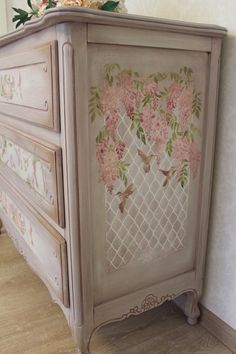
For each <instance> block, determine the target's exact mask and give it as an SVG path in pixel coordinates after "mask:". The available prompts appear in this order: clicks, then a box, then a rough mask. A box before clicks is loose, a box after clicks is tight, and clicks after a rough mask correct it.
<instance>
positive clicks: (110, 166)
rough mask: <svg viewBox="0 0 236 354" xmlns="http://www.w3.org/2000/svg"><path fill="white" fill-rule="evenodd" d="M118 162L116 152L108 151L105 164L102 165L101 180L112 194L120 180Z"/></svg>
mask: <svg viewBox="0 0 236 354" xmlns="http://www.w3.org/2000/svg"><path fill="white" fill-rule="evenodd" d="M118 161H119V159H118V156H117V154H116V152H114V151H106V152H105V154H104V156H103V163H101V164H100V179H101V181H103V183H104V184H105V186H106V187H107V189H108V191H109V192H110V193H112V191H113V189H114V185H115V182H116V180H117V178H118V167H117V166H118Z"/></svg>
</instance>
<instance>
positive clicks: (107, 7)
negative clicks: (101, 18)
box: [100, 0, 120, 11]
mask: <svg viewBox="0 0 236 354" xmlns="http://www.w3.org/2000/svg"><path fill="white" fill-rule="evenodd" d="M119 3H120V2H119V1H111V0H109V1H107V2H106V3H105V4H103V5H102V6H101V7H100V9H101V10H103V11H114V10H115V9H116V8H117V6H118V5H119Z"/></svg>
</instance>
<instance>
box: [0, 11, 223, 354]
mask: <svg viewBox="0 0 236 354" xmlns="http://www.w3.org/2000/svg"><path fill="white" fill-rule="evenodd" d="M109 29H110V33H112V34H113V35H112V37H111V36H110V35H109V34H108V31H109ZM150 31H151V32H150ZM225 32H226V30H225V29H224V28H220V27H217V26H207V25H196V24H186V23H182V22H176V21H167V20H158V19H149V18H144V17H138V16H129V15H117V14H109V13H101V12H96V11H92V10H87V9H71V8H70V9H69V8H67V9H55V10H50V11H48V13H47V14H46V16H44V17H43V18H42V19H40V20H36V21H32V22H30V23H28V24H27V25H26V26H25V27H23V28H22V29H19V30H18V31H16V32H13V33H10V34H8V35H7V36H4V37H2V39H0V47H1V50H0V55H1V56H4V57H7V58H11V57H12V56H15V55H17V54H19V53H23V52H30V51H31V50H32V51H35V52H37V50H38V48H40V47H44V46H45V45H47V43H49V42H51V43H58V56H57V52H56V51H55V52H54V53H55V56H56V57H55V61H54V60H53V61H52V63H53V62H57V61H58V81H59V96H58V97H57V99H56V102H57V104H58V105H59V106H60V114H58V115H56V117H57V118H58V119H59V121H60V126H61V132H59V131H58V129H56V130H55V131H49V129H47V128H48V127H45V129H44V128H43V127H42V126H39V127H34V129H33V128H32V124H31V122H30V121H28V122H24V121H22V120H21V119H17V115H15V116H14V117H10V116H6V115H4V114H3V113H2V114H0V121H1V122H2V123H4V124H7V125H8V126H9V127H13V126H14V124H16V126H17V129H18V130H19V133H20V134H22V133H23V134H24V133H27V134H30V135H31V138H33V139H34V138H35V139H36V140H37V139H43V140H44V141H45V142H47V143H48V144H52V145H54V146H55V145H56V146H58V147H60V148H61V149H62V158H63V183H64V202H65V229H64V230H63V229H62V228H59V227H58V226H57V225H56V224H55V222H53V221H52V220H51V219H50V218H48V215H47V214H46V213H42V215H43V217H41V216H39V215H38V214H37V218H38V220H39V221H38V222H37V224H36V225H37V227H38V228H41V227H45V225H47V230H48V231H49V233H52V235H54V234H55V232H57V233H58V234H60V235H61V236H60V237H63V238H65V240H66V241H67V253H68V258H67V266H68V276H69V283H68V284H67V282H63V284H64V285H63V289H64V291H66V287H67V290H69V300H70V301H68V302H67V303H66V302H65V301H64V299H63V301H64V303H65V304H66V305H68V304H69V303H70V307H69V308H68V309H66V307H65V306H64V305H63V302H62V301H61V300H62V299H61V298H60V296H58V294H57V293H56V292H55V291H54V290H53V289H51V287H50V286H49V290H50V292H51V294H52V296H53V299H54V300H55V301H56V302H57V303H58V304H59V305H60V306H61V308H62V310H63V311H64V313H65V316H66V318H67V320H68V322H69V325H70V327H71V329H72V333H73V336H74V339H75V341H76V344H77V346H78V348H79V350H80V351H81V352H82V353H84V354H87V353H88V352H89V349H88V345H89V342H90V339H91V335H92V333H93V330H94V329H95V328H96V327H99V326H102V325H103V324H104V323H107V322H110V321H111V322H112V321H114V320H117V319H121V318H127V317H129V316H130V315H131V314H132V313H133V312H134V313H135V314H137V315H138V314H140V313H142V312H143V311H144V310H147V309H151V308H152V307H157V306H158V305H160V304H161V303H163V302H164V301H165V300H171V299H174V298H176V297H177V296H178V295H180V294H183V293H187V296H186V297H184V299H185V301H184V313H185V315H186V316H187V318H188V322H189V323H190V324H196V322H197V319H198V317H199V308H198V300H199V297H200V295H201V292H202V278H203V272H204V263H205V251H206V242H207V232H208V214H209V202H210V192H211V179H212V168H213V153H214V137H215V125H216V113H217V110H216V107H217V92H218V80H219V65H220V51H221V42H222V38H223V36H224V35H225ZM149 35H150V37H149ZM146 36H147V37H149V38H150V39H149V40H148V41H147V44H146V45H145V37H146ZM96 46H97V47H99V48H103V47H102V46H108V49H109V48H110V49H111V50H114V48H115V47H117V48H119V46H122V50H124V51H126V50H127V53H128V52H129V51H130V50H131V51H132V50H133V49H134V50H135V51H137V52H140V51H141V52H142V54H143V56H144V57H145V55H146V56H148V53H149V51H155V50H160V48H162V49H163V48H166V55H170V57H169V58H168V59H169V60H172V61H173V63H175V57H174V56H173V54H168V53H172V52H171V50H170V49H172V50H177V51H178V53H179V54H182V53H184V51H185V52H188V53H189V56H191V52H193V53H195V54H196V55H197V54H198V53H201V55H200V54H199V56H203V57H206V58H208V60H207V62H206V64H205V66H204V70H205V71H204V70H202V71H201V73H200V71H199V75H204V80H205V90H206V94H205V107H204V111H203V117H204V132H205V133H204V136H203V151H204V160H203V163H202V166H201V179H200V183H199V189H198V196H199V199H195V200H196V201H197V203H196V204H195V208H196V207H198V212H197V213H196V211H195V209H192V213H191V212H189V218H190V219H189V224H191V225H192V228H193V230H192V231H191V232H190V233H189V238H190V249H189V250H188V253H187V254H188V257H189V258H188V262H187V264H186V265H185V266H184V267H182V268H181V267H179V268H178V272H176V274H175V273H171V272H169V271H168V267H167V271H166V274H164V275H163V277H162V276H161V275H162V274H161V272H159V273H158V276H157V277H156V278H155V276H154V274H150V276H149V277H147V278H146V277H145V271H144V269H145V268H143V269H141V268H140V267H139V270H138V271H137V273H136V275H135V274H134V275H133V276H135V277H136V278H137V277H139V276H141V277H142V278H141V279H140V286H137V284H135V286H133V285H132V283H131V285H130V288H129V291H128V293H127V292H126V293H125V291H123V290H122V291H121V292H120V288H121V287H122V284H123V283H125V282H127V281H128V280H129V277H130V274H129V272H127V274H126V273H125V272H124V274H123V275H122V277H123V278H122V277H121V279H119V281H118V282H114V281H113V283H112V282H110V285H109V284H107V289H106V292H107V294H109V296H100V298H97V293H96V286H97V289H98V287H99V282H98V281H97V283H96V282H95V279H96V278H95V277H96V274H95V273H96V272H95V271H94V262H95V258H94V255H95V254H96V262H97V263H96V266H97V267H101V265H102V264H103V262H104V259H103V257H104V256H103V253H102V252H100V250H102V248H101V245H102V243H100V244H99V243H97V244H98V246H96V243H95V242H94V235H95V233H94V230H95V231H96V228H94V215H95V213H96V209H95V207H94V206H95V204H94V202H93V195H94V194H93V188H94V186H96V185H95V184H94V180H93V179H92V176H93V171H94V169H95V167H96V166H95V165H94V164H91V161H92V149H91V148H92V146H91V127H90V125H89V123H88V122H89V119H88V98H89V96H88V91H89V90H88V88H89V80H88V79H89V74H90V72H91V69H93V72H95V73H96V60H95V61H94V62H92V64H91V60H90V59H91V48H93V47H96ZM109 46H110V47H109ZM112 48H113V49H112ZM120 48H121V47H120ZM127 53H126V55H127ZM127 57H128V55H127ZM95 59H96V58H95ZM8 60H9V59H8ZM132 60H133V59H132ZM137 60H138V59H137ZM127 63H129V65H130V63H131V62H130V61H128V59H127ZM91 65H92V66H93V67H92V68H91ZM143 65H145V62H143ZM53 68H55V70H56V66H53ZM97 74H99V72H97ZM55 77H56V74H55ZM50 84H51V85H53V83H49V85H50ZM56 117H55V116H54V118H55V119H56ZM58 126H59V124H58ZM51 128H55V126H53V127H52V126H51ZM13 185H14V186H15V187H16V184H15V183H13ZM6 188H7V189H8V192H9V193H11V196H12V197H14V193H13V192H14V190H15V189H14V187H12V185H9V187H6ZM12 188H13V189H12ZM95 188H96V187H95ZM98 194H99V193H98ZM19 198H20V196H18V195H17V194H16V200H21V202H22V209H23V210H24V211H25V213H26V214H27V216H28V217H29V218H31V217H32V215H35V213H36V211H35V210H34V209H33V208H32V206H31V204H32V205H33V200H28V201H27V200H24V199H21V198H20V199H19ZM101 198H103V196H102V195H101ZM101 200H102V199H101ZM29 201H30V203H29ZM31 202H32V203H31ZM98 202H99V201H98ZM4 222H5V224H8V220H7V219H4ZM49 226H50V227H49ZM103 228H104V218H101V219H100V220H99V224H98V225H97V230H101V229H103ZM10 231H11V234H12V236H13V238H15V239H16V241H17V240H18V239H19V235H17V233H16V232H15V231H14V230H10ZM96 237H98V238H99V237H104V236H103V234H99V235H96ZM94 247H95V248H94ZM97 251H98V252H97ZM27 252H28V251H27ZM28 255H29V256H28V260H29V259H31V258H32V253H30V251H29V252H28ZM62 258H63V260H64V261H65V260H66V255H65V254H64V256H63V257H62ZM179 261H180V260H179ZM170 263H171V258H168V264H170ZM153 264H154V263H152V266H153ZM150 265H151V264H150ZM166 265H167V264H166ZM172 266H173V265H172ZM162 268H165V264H163V265H162ZM140 269H141V271H140ZM149 269H150V272H151V266H150V267H149ZM36 270H37V273H38V274H39V275H40V276H41V277H42V279H44V278H45V272H46V271H47V270H45V269H44V268H42V267H41V266H40V265H37V266H36ZM66 273H67V271H66V269H65V267H64V271H63V278H64V279H65V274H66ZM95 283H96V286H95ZM111 284H113V285H111ZM109 286H110V287H109ZM101 290H102V289H99V291H101ZM121 295H122V296H121ZM149 295H151V297H149Z"/></svg>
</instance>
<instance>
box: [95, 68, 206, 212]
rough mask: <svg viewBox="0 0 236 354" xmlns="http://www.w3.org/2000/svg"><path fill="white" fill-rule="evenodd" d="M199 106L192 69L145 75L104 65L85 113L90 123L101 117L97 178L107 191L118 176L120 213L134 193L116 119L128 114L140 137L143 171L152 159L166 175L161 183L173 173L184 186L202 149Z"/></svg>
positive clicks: (98, 136)
mask: <svg viewBox="0 0 236 354" xmlns="http://www.w3.org/2000/svg"><path fill="white" fill-rule="evenodd" d="M201 106H202V102H201V96H200V93H199V92H198V91H197V90H196V89H195V87H194V80H193V70H192V69H191V68H188V67H183V68H181V69H180V70H179V71H178V72H170V73H169V72H168V73H167V72H164V73H161V72H157V73H154V74H151V75H149V76H144V75H141V74H140V73H138V72H136V71H133V70H129V69H122V68H121V67H120V65H119V64H107V65H105V67H104V85H103V87H91V90H90V101H89V112H90V116H91V120H92V122H93V121H94V120H95V119H103V122H104V125H103V127H102V129H101V130H100V131H99V133H98V135H97V138H96V156H97V160H98V163H99V174H100V180H101V181H102V182H103V183H104V185H105V187H106V189H107V190H108V191H109V192H110V193H112V192H113V191H114V187H115V183H116V181H117V180H118V179H120V180H121V181H122V182H123V183H124V187H125V188H126V189H125V190H124V191H123V192H118V193H117V195H119V197H120V201H121V203H120V205H119V208H120V210H121V212H123V211H124V206H125V202H126V200H127V198H128V197H129V196H130V195H131V194H132V193H133V184H132V181H129V178H128V169H129V162H128V161H126V160H125V158H124V156H125V152H126V145H125V142H124V141H123V140H120V139H118V134H117V129H118V126H119V122H120V120H121V119H127V120H128V121H129V122H130V130H131V131H132V132H133V133H134V135H135V136H136V137H137V138H138V139H139V140H140V148H139V149H138V150H137V154H138V156H139V158H140V161H141V162H142V163H143V170H144V172H145V173H149V172H150V170H151V161H152V160H153V159H155V160H156V163H157V165H158V169H159V171H160V173H161V174H163V175H164V176H165V181H164V183H163V187H166V186H167V185H168V183H169V181H170V180H171V179H172V178H176V179H177V182H178V183H180V185H181V186H182V187H183V188H184V187H185V186H186V184H187V183H188V181H189V178H190V175H192V177H193V178H195V177H196V176H197V174H198V172H199V166H200V160H201V152H200V148H199V145H198V142H197V137H198V136H199V135H200V131H199V129H198V127H197V125H198V124H196V122H197V121H198V120H199V118H200V113H201ZM145 145H149V146H151V147H152V151H153V154H152V155H150V156H148V155H146V154H145V152H144V151H143V147H144V146H145ZM165 154H168V156H169V157H170V158H171V159H172V160H173V166H172V167H171V168H170V170H168V171H166V170H163V169H162V168H161V164H162V159H163V157H164V155H165Z"/></svg>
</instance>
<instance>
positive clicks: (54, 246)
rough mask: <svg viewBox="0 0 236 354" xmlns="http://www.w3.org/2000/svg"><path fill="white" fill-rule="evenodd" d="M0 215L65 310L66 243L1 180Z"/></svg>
mask: <svg viewBox="0 0 236 354" xmlns="http://www.w3.org/2000/svg"><path fill="white" fill-rule="evenodd" d="M0 182H1V184H0V215H1V219H2V220H3V222H4V224H5V226H6V228H7V229H8V228H9V229H10V230H12V229H13V230H14V231H13V232H12V231H11V233H13V236H14V238H15V239H18V243H19V244H20V243H21V241H22V239H23V241H24V242H25V243H26V245H27V246H28V249H29V250H30V251H29V252H30V255H28V256H27V255H25V256H26V259H27V258H28V257H29V258H31V259H32V258H33V259H34V262H33V263H34V264H36V268H35V266H34V268H35V271H36V273H37V274H39V275H40V277H41V278H42V280H44V282H45V283H46V285H47V286H48V287H49V288H50V290H52V291H53V292H54V294H55V295H56V297H57V298H59V299H60V300H61V301H62V302H63V304H64V305H65V306H68V275H67V252H66V242H65V240H64V239H63V237H62V236H61V235H60V234H58V233H57V232H56V230H54V229H53V228H52V227H50V226H49V224H47V223H46V221H45V220H44V219H43V218H41V217H38V216H37V215H36V214H34V212H31V211H30V210H29V209H28V208H27V207H25V205H24V203H23V202H22V200H21V199H19V198H18V196H17V193H16V192H15V191H14V192H13V191H12V190H11V189H10V187H9V185H8V184H6V183H5V182H4V181H3V179H2V178H0ZM32 256H33V257H32Z"/></svg>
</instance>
